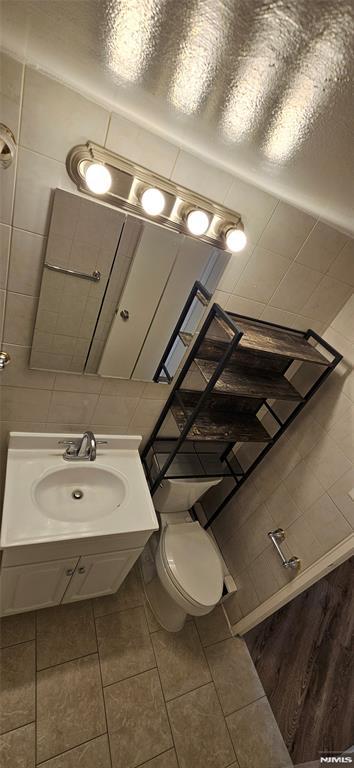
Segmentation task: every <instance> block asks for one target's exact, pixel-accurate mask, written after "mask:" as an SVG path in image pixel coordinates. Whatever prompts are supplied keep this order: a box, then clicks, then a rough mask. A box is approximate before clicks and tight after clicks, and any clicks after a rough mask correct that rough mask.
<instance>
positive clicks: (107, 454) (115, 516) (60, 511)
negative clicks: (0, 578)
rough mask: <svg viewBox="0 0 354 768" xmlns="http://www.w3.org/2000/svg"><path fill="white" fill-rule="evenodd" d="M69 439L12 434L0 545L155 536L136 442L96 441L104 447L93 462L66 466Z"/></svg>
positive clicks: (137, 439) (125, 438) (119, 439)
mask: <svg viewBox="0 0 354 768" xmlns="http://www.w3.org/2000/svg"><path fill="white" fill-rule="evenodd" d="M81 436H82V435H71V437H81ZM67 437H68V435H65V434H64V435H63V434H57V433H54V434H53V433H51V434H42V433H28V432H11V433H10V441H9V449H8V454H7V468H6V482H5V496H4V507H3V518H2V526H1V539H0V546H1V547H2V548H5V547H15V546H18V545H21V544H38V543H41V542H49V541H60V540H69V539H77V538H82V537H93V536H94V537H96V536H104V535H111V534H125V533H134V532H138V531H139V532H142V531H150V532H152V531H154V530H157V529H158V522H157V518H156V514H155V510H154V506H153V503H152V499H151V496H150V492H149V488H148V485H147V482H146V478H145V474H144V471H143V467H142V464H141V461H140V456H139V452H138V448H139V445H140V442H141V438H140V437H135V436H134V437H131V436H120V435H119V436H118V435H117V436H116V435H96V438H97V439H100V440H104V441H107V445H105V446H104V448H101V446H100V445H99V446H98V448H97V457H96V460H95V461H92V462H91V461H75V462H72V463H71V464H70V462H67V461H64V459H63V451H64V448H63V446H61V445H58V443H59V441H61V440H63V439H65V438H67Z"/></svg>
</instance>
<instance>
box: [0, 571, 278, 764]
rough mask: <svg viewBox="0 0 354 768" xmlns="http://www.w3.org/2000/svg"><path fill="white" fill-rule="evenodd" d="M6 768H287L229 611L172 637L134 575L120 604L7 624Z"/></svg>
mask: <svg viewBox="0 0 354 768" xmlns="http://www.w3.org/2000/svg"><path fill="white" fill-rule="evenodd" d="M0 640H1V649H2V650H1V669H0V674H1V678H0V680H1V683H0V685H1V687H0V734H2V735H0V765H1V768H36V766H41V768H137V766H140V767H141V768H142V767H144V768H288V766H291V765H292V763H291V761H290V759H289V755H288V753H287V751H286V749H285V746H284V742H283V740H282V737H281V735H280V732H279V729H278V727H277V725H276V722H275V720H274V717H273V715H272V712H271V709H270V707H269V704H268V701H267V699H266V697H265V694H264V691H263V688H262V686H261V684H260V681H259V678H258V675H257V673H256V671H255V668H254V666H253V663H252V661H251V658H250V655H249V653H248V650H247V648H246V645H245V643H244V641H243V640H241V639H240V638H232V637H231V636H230V633H229V630H228V627H227V624H226V622H225V619H224V614H223V611H222V609H221V608H220V607H218V608H217V609H216V610H215V611H214V612H213V614H210V615H209V616H205V617H202V618H200V619H198V620H196V621H194V620H192V619H190V620H189V621H188V622H187V623H186V625H185V627H184V628H183V630H182V631H181V632H179V633H178V634H170V633H168V632H165V631H164V630H163V629H161V627H160V626H159V625H158V624H157V622H156V620H155V619H154V617H153V615H152V613H151V611H150V609H149V607H148V606H147V605H146V603H145V599H144V595H143V590H142V586H141V582H140V576H139V572H138V570H137V568H135V569H134V570H133V571H132V572H131V573H130V574H129V576H128V577H127V579H126V581H125V583H124V584H123V586H122V587H121V589H120V590H119V592H118V593H117V594H116V595H114V596H112V597H104V598H100V599H97V600H93V601H85V602H82V603H76V604H69V605H65V606H59V607H57V608H50V609H46V610H43V611H38V612H37V613H36V614H34V613H32V614H22V615H19V616H11V617H7V618H5V619H2V620H0Z"/></svg>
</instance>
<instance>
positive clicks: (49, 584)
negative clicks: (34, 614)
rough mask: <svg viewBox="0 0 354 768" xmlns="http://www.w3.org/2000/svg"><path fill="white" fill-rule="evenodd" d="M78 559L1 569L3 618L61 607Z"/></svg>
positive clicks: (0, 603) (0, 611)
mask: <svg viewBox="0 0 354 768" xmlns="http://www.w3.org/2000/svg"><path fill="white" fill-rule="evenodd" d="M77 561H78V558H77V557H74V558H72V557H71V558H67V559H66V560H54V561H52V562H50V563H34V564H33V565H18V566H13V567H10V568H2V569H1V574H0V591H1V598H0V615H1V616H8V615H10V614H12V613H23V612H24V611H33V610H34V609H35V608H48V607H49V606H51V605H59V603H61V601H62V597H63V594H64V592H65V590H66V588H67V586H68V584H69V582H70V579H71V578H72V575H73V573H74V571H75V567H76V564H77Z"/></svg>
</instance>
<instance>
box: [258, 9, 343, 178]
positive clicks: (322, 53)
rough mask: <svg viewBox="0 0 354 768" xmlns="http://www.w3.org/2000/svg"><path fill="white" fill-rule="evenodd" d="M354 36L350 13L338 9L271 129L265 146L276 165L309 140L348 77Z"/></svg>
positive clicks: (311, 47)
mask: <svg viewBox="0 0 354 768" xmlns="http://www.w3.org/2000/svg"><path fill="white" fill-rule="evenodd" d="M352 36H353V27H352V21H351V15H350V13H349V11H345V9H343V7H341V8H337V9H334V10H333V11H332V13H331V16H330V18H329V20H328V21H326V24H325V25H324V26H323V28H322V30H321V32H320V34H318V35H317V36H316V37H315V39H314V40H313V41H311V43H310V45H309V47H308V48H307V52H306V54H305V55H304V57H303V59H302V61H301V62H300V66H299V69H298V71H297V72H296V74H295V77H294V78H293V80H292V82H291V83H290V86H289V88H288V89H287V91H286V93H285V96H284V98H283V99H282V101H281V103H280V106H279V109H278V111H277V114H276V117H275V119H274V120H273V122H272V124H271V126H270V128H269V131H268V137H267V139H266V142H265V145H264V154H265V156H266V157H267V158H268V160H271V161H272V162H274V163H282V162H284V161H286V160H288V159H289V158H290V157H291V156H292V155H293V154H294V153H295V151H296V150H297V149H298V147H299V145H300V144H301V143H302V142H303V141H304V139H305V138H306V137H307V135H308V134H309V132H310V131H311V129H312V127H313V123H314V121H315V120H316V118H317V116H318V115H319V114H320V112H321V111H322V112H323V110H324V108H325V105H326V103H327V102H328V100H329V98H330V94H331V91H332V90H333V89H334V88H337V87H338V81H339V80H341V79H342V78H343V77H345V76H346V74H347V68H348V59H347V57H348V53H349V50H350V46H351V42H352V39H351V38H352Z"/></svg>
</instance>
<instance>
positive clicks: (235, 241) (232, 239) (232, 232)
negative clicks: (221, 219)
mask: <svg viewBox="0 0 354 768" xmlns="http://www.w3.org/2000/svg"><path fill="white" fill-rule="evenodd" d="M225 242H226V246H227V250H228V251H231V253H237V252H238V251H243V249H244V247H245V245H246V243H247V237H246V235H245V233H244V229H243V226H242V224H239V225H238V226H237V227H229V228H228V229H226V231H225Z"/></svg>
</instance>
